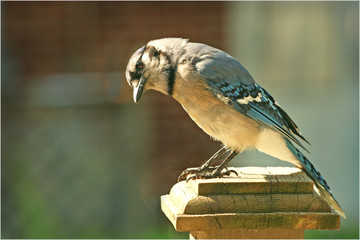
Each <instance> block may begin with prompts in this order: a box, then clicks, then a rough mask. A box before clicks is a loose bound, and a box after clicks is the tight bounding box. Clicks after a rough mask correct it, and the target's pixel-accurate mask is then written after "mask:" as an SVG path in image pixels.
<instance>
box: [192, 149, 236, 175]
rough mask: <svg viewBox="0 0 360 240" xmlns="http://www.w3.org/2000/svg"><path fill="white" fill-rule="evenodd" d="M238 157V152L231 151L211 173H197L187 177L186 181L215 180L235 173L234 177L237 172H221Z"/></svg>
mask: <svg viewBox="0 0 360 240" xmlns="http://www.w3.org/2000/svg"><path fill="white" fill-rule="evenodd" d="M236 155H238V152H236V151H231V153H230V154H229V155H228V156H227V158H225V160H224V161H223V162H222V163H221V164H220V165H219V166H217V167H216V168H215V169H214V170H213V171H212V172H208V171H207V172H197V173H194V174H192V175H191V176H190V177H187V179H186V181H189V180H190V179H199V178H206V179H207V178H215V177H223V176H229V175H230V173H232V172H233V173H235V174H236V175H238V174H237V172H236V171H234V170H227V169H226V171H222V170H223V169H224V168H226V166H227V165H228V163H229V162H230V161H231V160H232V159H234V157H235V156H236Z"/></svg>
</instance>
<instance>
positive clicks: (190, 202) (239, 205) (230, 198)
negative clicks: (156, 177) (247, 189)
mask: <svg viewBox="0 0 360 240" xmlns="http://www.w3.org/2000/svg"><path fill="white" fill-rule="evenodd" d="M234 185H235V184H234ZM238 185H241V184H238ZM240 187H241V186H240ZM251 192H252V191H251ZM170 196H171V199H172V201H173V202H174V204H175V205H176V206H177V207H178V208H179V210H180V211H181V212H182V213H183V214H206V213H236V212H242V213H267V212H329V211H331V209H330V207H329V206H328V205H327V204H326V202H325V201H324V200H323V199H322V198H321V197H320V196H319V195H318V194H316V193H311V194H284V193H281V194H278V193H274V194H227V195H226V194H221V195H206V196H201V195H198V194H196V193H195V192H194V190H193V188H191V187H190V186H189V184H187V183H186V182H184V181H183V182H180V183H178V184H176V185H175V186H174V187H173V188H172V189H171V191H170Z"/></svg>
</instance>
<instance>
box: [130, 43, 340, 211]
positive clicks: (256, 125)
mask: <svg viewBox="0 0 360 240" xmlns="http://www.w3.org/2000/svg"><path fill="white" fill-rule="evenodd" d="M126 78H127V81H128V83H129V85H130V86H131V87H132V88H133V89H134V101H135V102H137V101H139V99H140V97H141V96H142V95H143V93H144V92H145V91H147V90H150V89H153V90H156V91H159V92H162V93H163V94H166V95H171V96H172V97H174V98H175V99H176V100H177V101H178V102H179V103H180V104H181V105H182V106H183V108H184V109H185V111H186V112H187V113H188V114H189V116H190V117H191V118H192V119H193V120H194V121H195V123H196V124H197V125H198V126H199V127H200V128H202V129H203V130H204V131H205V132H206V133H207V134H209V135H210V136H211V137H212V138H213V139H215V140H218V141H221V142H222V143H223V145H224V147H223V148H222V149H221V150H220V151H219V152H218V153H216V154H215V155H214V156H213V157H212V158H210V159H209V160H208V162H207V163H206V164H204V165H203V166H201V167H200V168H198V169H192V170H191V171H184V172H183V174H182V175H181V176H180V179H183V177H184V175H185V176H186V175H188V174H196V175H197V176H200V177H201V176H202V177H215V176H221V175H223V174H224V172H222V170H223V169H224V167H225V166H226V164H227V163H228V162H230V161H231V159H232V158H233V157H234V156H236V155H237V154H238V153H241V152H242V151H244V150H246V149H250V150H251V149H258V150H259V151H262V152H264V153H266V154H269V155H271V156H274V157H276V158H279V159H280V160H283V161H287V162H290V163H292V164H294V165H295V166H296V167H298V168H301V169H303V170H304V171H305V172H306V173H307V174H308V176H309V177H311V178H312V179H313V181H314V183H315V186H316V188H317V189H318V190H319V193H320V194H321V196H322V197H323V198H324V199H325V200H326V201H327V202H328V203H329V205H330V206H331V207H332V208H333V209H334V210H335V211H337V212H338V213H339V214H340V215H341V216H343V217H345V214H344V212H343V211H342V209H341V207H340V206H339V204H338V203H337V201H336V200H335V198H334V197H333V195H332V193H331V191H330V188H329V186H328V184H327V183H326V181H325V180H324V178H323V177H322V176H321V175H320V173H319V172H318V171H317V170H316V169H315V168H314V166H313V165H312V164H311V163H310V161H309V160H308V159H307V158H306V157H305V156H304V155H303V154H302V153H301V152H300V151H299V150H298V149H297V148H296V147H295V146H294V144H293V143H295V144H296V145H298V146H300V147H302V148H303V149H305V147H304V146H303V145H302V144H301V142H300V141H299V140H298V139H297V137H298V138H300V139H302V140H304V141H305V142H306V143H308V142H307V141H306V139H305V138H304V137H303V136H302V135H301V132H300V130H299V128H298V127H297V126H296V124H295V122H294V121H293V120H292V119H291V118H290V117H289V115H288V114H287V113H286V112H285V111H284V110H283V109H282V108H281V107H280V106H279V104H278V103H277V102H276V101H275V99H274V98H273V97H272V96H271V95H270V94H269V93H268V92H267V91H266V90H265V89H263V88H262V87H261V86H260V85H258V84H257V83H256V82H255V81H254V79H253V78H252V76H251V75H250V73H249V72H248V71H247V70H246V69H245V68H244V67H243V66H242V65H241V64H240V63H239V62H238V61H237V60H236V59H235V58H233V57H232V56H230V55H229V54H228V53H226V52H224V51H222V50H219V49H216V48H213V47H210V46H208V45H205V44H201V43H192V42H189V41H188V40H187V39H181V38H163V39H158V40H153V41H150V42H149V43H148V44H146V45H145V46H143V47H142V48H140V49H139V50H137V51H136V52H135V53H134V54H133V56H132V57H131V58H130V60H129V63H128V66H127V70H126ZM305 150H306V149H305ZM224 154H227V158H226V159H225V160H224V162H223V164H221V165H220V167H218V168H213V167H210V165H211V163H212V162H213V161H214V160H216V159H217V158H219V156H220V155H221V156H223V155H224Z"/></svg>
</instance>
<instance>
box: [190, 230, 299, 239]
mask: <svg viewBox="0 0 360 240" xmlns="http://www.w3.org/2000/svg"><path fill="white" fill-rule="evenodd" d="M301 238H304V231H303V230H294V229H260V230H243V229H240V230H238V229H235V230H234V229H231V230H216V231H193V232H190V239H301Z"/></svg>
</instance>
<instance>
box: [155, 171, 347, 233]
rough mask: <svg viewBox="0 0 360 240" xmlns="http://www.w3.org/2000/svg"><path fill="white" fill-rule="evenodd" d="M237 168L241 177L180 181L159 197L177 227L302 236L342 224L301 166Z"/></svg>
mask: <svg viewBox="0 0 360 240" xmlns="http://www.w3.org/2000/svg"><path fill="white" fill-rule="evenodd" d="M234 170H236V171H237V172H238V174H239V176H236V175H235V174H234V175H231V176H229V177H226V178H220V179H219V178H218V179H208V180H191V181H189V182H188V183H186V182H185V181H182V182H180V183H177V184H175V185H174V186H173V188H172V189H171V191H170V194H168V195H164V196H162V197H161V208H162V210H163V212H164V213H165V214H166V216H167V217H168V218H169V220H170V221H171V222H172V224H173V225H174V227H175V229H176V230H177V231H189V232H191V237H193V238H303V231H304V229H314V230H315V229H318V230H320V229H324V230H325V229H339V228H340V216H339V215H338V214H337V213H335V212H333V211H332V210H331V208H330V207H329V206H328V204H327V203H326V202H325V201H324V200H323V199H322V198H321V197H320V196H319V195H318V194H317V193H316V191H314V190H313V182H312V181H311V180H310V179H309V178H308V177H307V176H306V174H305V173H303V172H301V171H300V170H298V169H296V168H255V167H253V168H236V169H234ZM282 233H283V234H282ZM286 234H287V235H286ZM281 236H284V237H281Z"/></svg>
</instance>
